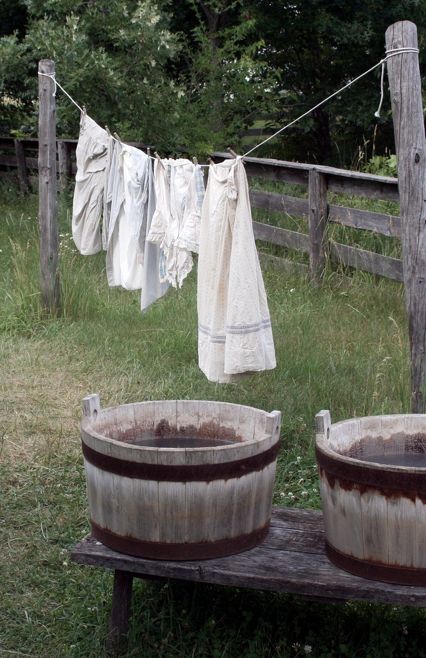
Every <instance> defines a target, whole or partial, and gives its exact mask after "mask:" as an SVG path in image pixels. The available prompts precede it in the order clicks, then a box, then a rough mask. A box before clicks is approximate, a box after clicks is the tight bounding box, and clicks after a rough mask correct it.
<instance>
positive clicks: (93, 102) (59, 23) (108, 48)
mask: <svg viewBox="0 0 426 658" xmlns="http://www.w3.org/2000/svg"><path fill="white" fill-rule="evenodd" d="M28 12H29V15H30V21H29V25H28V29H27V32H26V35H25V37H24V39H23V40H21V41H20V40H19V39H18V37H17V36H16V35H12V36H9V37H6V38H4V39H2V40H0V62H1V64H0V90H1V92H2V96H3V99H4V98H13V99H18V100H19V102H21V103H23V104H24V107H25V111H26V118H27V121H28V125H27V126H25V127H22V126H17V125H16V122H15V126H14V127H15V128H16V127H18V128H21V129H23V130H28V131H31V132H34V131H35V126H36V118H37V104H35V103H34V99H35V98H36V96H37V62H38V60H39V59H43V58H49V59H53V60H54V61H55V65H56V75H57V78H58V80H59V81H60V82H61V83H62V84H63V85H64V86H65V88H66V89H67V91H69V93H70V94H71V95H72V96H73V97H75V99H76V100H77V102H78V103H79V104H80V105H85V106H86V107H87V110H88V112H89V113H91V114H92V115H93V117H94V118H95V119H96V120H97V121H98V122H100V123H101V124H110V125H111V127H114V129H115V130H117V131H118V132H119V133H122V134H126V137H134V138H138V139H145V140H147V141H153V142H154V143H156V144H160V143H161V144H165V143H168V142H169V141H170V140H171V136H172V134H173V124H174V120H175V117H174V114H173V107H174V102H175V100H176V97H177V94H178V91H179V88H178V85H176V84H175V83H174V82H173V81H172V80H170V79H169V78H168V76H167V75H166V72H165V65H166V63H167V61H168V60H169V59H170V58H171V57H173V56H174V53H175V52H176V50H177V48H178V47H179V46H178V41H177V39H176V37H175V36H173V35H172V34H171V33H170V31H169V30H168V24H167V17H166V16H165V14H164V12H162V10H161V8H160V7H159V6H158V5H157V4H155V3H154V2H151V0H143V1H140V2H139V1H136V0H128V1H123V2H109V1H107V0H102V1H101V2H96V3H86V2H80V3H63V2H58V1H56V0H52V2H49V3H37V2H30V1H29V2H28ZM14 62H16V64H15V63H14ZM3 102H4V100H3ZM57 117H58V134H60V135H63V136H66V135H72V136H75V135H76V134H77V131H78V115H77V113H76V111H75V107H74V106H73V105H71V104H70V102H69V101H68V99H67V98H66V97H64V96H63V95H62V94H61V93H58V113H57ZM164 117H167V120H165V119H164Z"/></svg>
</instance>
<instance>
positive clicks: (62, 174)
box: [58, 139, 71, 190]
mask: <svg viewBox="0 0 426 658" xmlns="http://www.w3.org/2000/svg"><path fill="white" fill-rule="evenodd" d="M58 167H59V188H60V189H61V190H65V189H66V187H67V185H68V181H69V179H70V178H71V154H70V149H69V144H68V142H67V141H66V140H64V139H58Z"/></svg>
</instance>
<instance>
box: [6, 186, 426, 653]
mask: <svg viewBox="0 0 426 658" xmlns="http://www.w3.org/2000/svg"><path fill="white" fill-rule="evenodd" d="M69 212H70V200H69V199H66V198H65V199H63V200H62V203H61V211H60V221H61V229H60V232H61V281H62V298H63V312H62V315H61V316H60V317H58V318H57V319H53V320H49V319H47V318H46V317H44V315H43V313H42V311H41V309H40V303H39V293H38V260H37V259H38V256H37V243H38V237H37V220H36V216H37V199H36V198H35V197H30V198H26V199H22V198H20V197H19V196H18V195H17V193H16V191H15V190H14V188H13V187H10V188H5V189H3V190H2V202H1V206H0V249H1V252H0V257H1V261H0V262H1V263H2V266H1V268H0V309H1V310H0V369H1V372H2V378H1V382H0V386H1V405H0V489H1V499H0V500H1V506H0V545H1V546H2V550H1V552H0V574H1V591H2V596H1V597H0V656H2V657H3V656H4V657H5V658H8V657H9V656H32V657H38V658H39V657H40V658H41V657H48V658H50V657H61V658H62V657H70V658H71V657H72V658H97V657H99V656H103V655H104V649H103V646H104V638H105V635H106V632H107V631H106V629H107V616H108V612H109V605H110V595H111V575H110V574H109V573H107V572H103V571H102V570H96V569H93V570H92V569H90V568H86V567H78V566H76V565H75V564H73V563H70V561H69V549H70V548H71V547H72V545H73V544H74V543H75V542H76V541H78V540H79V539H80V538H82V537H83V536H84V535H85V534H86V533H87V532H88V530H89V525H88V514H87V503H86V491H85V480H84V471H83V466H82V457H81V449H80V444H79V430H78V422H79V418H80V413H81V412H80V405H81V399H82V397H83V396H84V395H86V394H87V393H90V392H100V394H101V398H102V402H103V404H104V405H111V404H121V403H125V402H129V401H137V400H144V399H163V398H164V399H166V398H199V399H216V400H225V401H230V402H236V403H239V404H249V405H253V406H257V407H259V408H264V409H267V410H272V409H280V410H281V411H282V413H283V423H282V438H281V442H282V451H281V453H280V457H279V467H278V474H277V479H276V487H275V493H274V501H275V503H276V504H280V505H291V506H300V507H308V506H311V507H317V508H318V507H319V506H320V499H319V492H318V478H317V473H316V469H315V461H314V452H313V419H314V415H315V413H316V412H317V411H319V410H320V409H323V408H329V409H331V412H332V417H333V420H335V421H336V420H339V419H342V418H349V417H352V416H354V415H365V414H379V413H397V412H406V411H408V409H409V373H408V356H407V332H406V320H405V312H404V302H403V291H402V287H401V286H400V285H399V284H396V283H394V282H391V281H388V280H385V279H378V278H375V277H372V276H370V275H368V274H363V273H361V272H358V273H354V274H353V276H351V277H345V276H343V275H342V274H340V273H338V272H333V271H329V272H327V274H326V277H325V281H324V283H323V285H322V286H321V287H316V288H314V287H312V286H310V285H309V283H308V282H307V281H306V280H304V279H303V278H297V277H294V276H292V277H290V276H288V275H285V274H282V273H279V272H277V271H275V270H273V269H271V270H267V271H265V273H264V279H265V285H266V289H267V293H268V299H269V306H270V311H271V315H272V322H273V330H274V337H275V346H276V352H277V361H278V366H277V368H276V370H274V371H271V372H268V373H262V374H258V375H252V376H249V377H247V378H246V379H244V380H242V381H241V382H240V383H238V384H232V385H231V384H229V385H217V384H213V383H211V382H208V381H207V380H206V379H205V377H204V376H203V375H202V374H201V372H200V371H199V369H198V366H197V352H196V349H197V337H196V307H195V294H196V278H195V272H193V273H192V274H191V275H190V277H189V280H188V281H187V282H186V283H185V285H184V287H183V288H182V289H181V290H179V291H171V292H170V293H169V294H168V295H167V296H166V297H165V298H163V299H162V300H160V301H158V302H157V303H156V304H155V305H154V306H152V307H151V308H150V309H149V311H148V312H146V313H145V314H143V315H142V314H141V313H140V311H139V295H138V294H137V293H129V292H125V291H122V290H115V289H109V288H108V286H107V284H106V276H105V262H104V257H103V255H102V254H100V255H98V256H94V257H90V258H83V257H80V256H79V255H78V254H77V253H76V252H75V249H74V247H73V244H72V240H71V239H70V235H69V233H70V218H69ZM423 626H424V613H423V612H421V611H415V610H411V609H405V608H399V607H386V606H375V605H367V604H356V603H349V604H346V605H338V606H336V605H332V604H318V603H317V604H314V603H309V602H306V601H303V600H301V599H298V598H296V597H290V596H281V595H274V594H270V593H268V594H265V593H260V592H250V591H240V590H235V589H231V588H214V587H210V586H204V585H203V586H193V585H184V584H179V585H176V584H172V583H169V584H165V585H158V584H149V585H148V584H143V583H137V584H136V591H135V596H134V618H133V624H132V628H131V631H130V637H129V648H128V651H127V653H126V654H125V655H126V656H129V657H130V656H144V658H145V657H146V658H150V657H153V658H154V656H155V657H157V656H167V657H168V656H170V657H174V656H185V657H186V656H188V657H189V656H194V657H200V658H201V657H206V658H207V657H209V658H210V657H217V658H219V657H220V658H234V657H235V656H236V655H240V656H244V657H247V658H251V657H253V658H254V657H256V658H257V657H261V658H266V657H272V656H278V657H282V658H287V657H289V658H290V657H296V656H305V655H308V654H309V655H311V656H313V657H324V658H325V657H327V658H329V657H330V658H334V657H336V658H337V657H340V656H351V657H352V656H353V657H358V656H367V657H371V658H373V657H374V658H382V657H383V658H392V657H393V658H397V657H399V656H404V657H405V656H407V657H410V656H412V657H413V658H414V657H421V656H426V652H425V649H424V646H425V644H424V640H425V637H424V630H423Z"/></svg>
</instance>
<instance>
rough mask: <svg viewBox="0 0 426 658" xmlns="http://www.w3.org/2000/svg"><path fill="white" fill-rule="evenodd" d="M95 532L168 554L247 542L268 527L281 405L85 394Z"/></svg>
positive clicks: (224, 549)
mask: <svg viewBox="0 0 426 658" xmlns="http://www.w3.org/2000/svg"><path fill="white" fill-rule="evenodd" d="M83 413H84V417H83V420H82V423H81V436H82V447H83V455H84V464H85V469H86V479H87V491H88V499H89V510H90V517H91V524H92V533H93V535H94V536H95V537H96V538H97V539H99V540H100V541H101V542H102V543H103V544H105V545H106V546H109V547H110V548H113V549H115V550H117V551H120V552H123V553H128V554H130V555H137V556H143V557H149V558H154V559H160V560H162V559H164V560H169V559H170V560H189V559H203V558H211V557H217V556H222V555H229V554H232V553H238V552H240V551H244V550H247V549H249V548H252V547H253V546H255V545H257V544H258V543H260V542H261V541H262V540H263V539H264V537H265V536H266V534H267V532H268V526H269V521H270V517H271V508H272V490H273V485H274V478H275V468H276V457H277V452H278V445H279V434H280V421H281V414H280V413H279V412H278V411H273V412H272V413H266V412H264V411H261V410H259V409H254V408H252V407H245V406H241V405H237V404H228V403H219V402H205V401H201V400H200V401H198V400H195V401H194V400H163V401H157V402H139V403H135V404H126V405H121V406H119V407H114V408H109V409H102V410H101V407H100V400H99V396H98V395H90V396H88V397H87V398H85V399H84V400H83Z"/></svg>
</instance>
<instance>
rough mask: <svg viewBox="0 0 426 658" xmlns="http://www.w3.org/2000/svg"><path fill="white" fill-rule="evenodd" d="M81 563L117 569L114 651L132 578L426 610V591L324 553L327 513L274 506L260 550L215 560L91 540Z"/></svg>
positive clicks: (125, 621) (76, 552)
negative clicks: (141, 552)
mask: <svg viewBox="0 0 426 658" xmlns="http://www.w3.org/2000/svg"><path fill="white" fill-rule="evenodd" d="M71 559H72V560H74V561H75V562H78V563H79V564H86V565H91V566H95V567H104V568H106V569H114V571H115V573H114V589H113V595H112V610H111V616H110V633H109V641H108V644H109V647H110V648H111V649H114V648H116V647H117V646H118V645H120V644H122V642H123V640H124V639H125V636H126V635H127V632H128V628H129V619H130V610H131V598H132V582H133V578H134V577H137V578H146V579H152V578H155V579H175V580H186V581H193V582H198V583H199V582H202V583H211V584H215V585H231V586H235V587H250V588H253V589H262V590H272V591H275V592H289V593H293V594H299V595H301V596H307V597H309V598H310V599H316V600H321V601H325V602H327V601H329V602H336V601H347V600H351V599H352V600H357V601H370V602H371V601H373V602H377V603H390V604H399V605H410V606H417V607H422V606H426V587H411V586H408V585H390V584H387V583H381V582H377V581H373V580H366V579H364V578H359V577H358V576H353V575H351V574H350V573H347V572H345V571H342V570H340V569H338V568H337V567H335V566H334V565H333V564H331V562H330V561H329V560H328V558H327V556H326V555H325V550H324V530H323V524H322V513H321V512H318V511H316V510H305V509H290V508H278V507H276V508H274V510H273V514H272V520H271V528H270V531H269V534H268V536H267V538H266V539H265V541H264V542H263V543H262V544H261V545H260V546H258V547H256V548H254V549H252V550H250V551H246V552H244V553H239V554H238V555H231V556H229V557H222V558H217V559H213V560H201V561H187V562H172V561H157V560H148V559H144V558H136V557H132V556H130V555H124V554H123V553H117V552H115V551H113V550H111V549H109V548H107V547H106V546H104V545H103V544H101V543H100V542H98V541H96V540H95V539H93V538H92V537H88V538H86V539H83V541H81V542H79V543H78V544H77V545H76V546H75V548H74V549H73V551H72V553H71Z"/></svg>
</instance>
